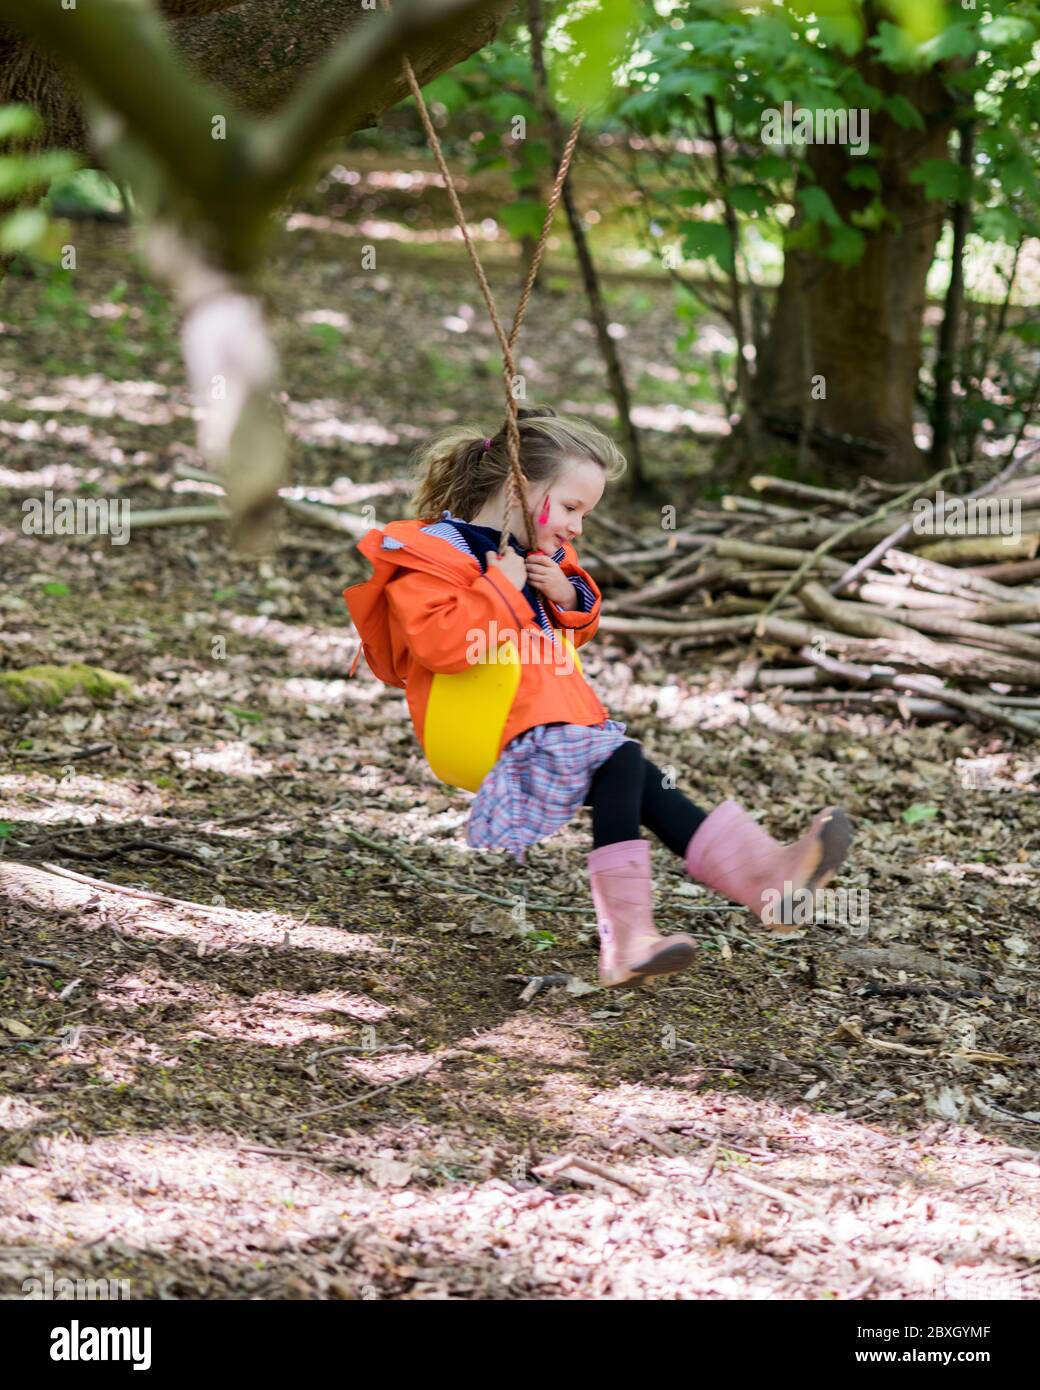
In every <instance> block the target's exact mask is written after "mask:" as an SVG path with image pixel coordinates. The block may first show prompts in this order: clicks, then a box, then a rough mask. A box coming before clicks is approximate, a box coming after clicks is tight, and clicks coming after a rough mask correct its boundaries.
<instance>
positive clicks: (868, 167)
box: [845, 164, 881, 193]
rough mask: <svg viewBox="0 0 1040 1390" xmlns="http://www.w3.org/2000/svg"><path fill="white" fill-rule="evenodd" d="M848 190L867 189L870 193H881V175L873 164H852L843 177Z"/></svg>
mask: <svg viewBox="0 0 1040 1390" xmlns="http://www.w3.org/2000/svg"><path fill="white" fill-rule="evenodd" d="M845 182H846V183H847V184H848V186H849V187H850V188H869V189H870V191H871V192H872V193H880V192H881V175H880V174H879V173H878V171H877V168H876V166H875V165H873V164H854V165H853V166H852V168H851V169H850V170H849V172H848V173H847V174H846V175H845Z"/></svg>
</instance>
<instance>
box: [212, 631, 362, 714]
mask: <svg viewBox="0 0 1040 1390" xmlns="http://www.w3.org/2000/svg"><path fill="white" fill-rule="evenodd" d="M218 616H219V621H220V622H221V623H222V624H223V625H224V626H225V627H227V628H229V629H230V630H231V631H232V632H238V633H241V634H242V636H243V637H256V638H259V639H260V640H261V641H264V642H270V643H271V645H272V646H277V647H284V648H285V649H286V651H288V652H289V653H290V654H291V656H292V661H293V665H294V666H295V667H299V666H318V667H321V668H324V669H327V668H328V667H330V666H337V665H342V667H343V670H344V672H346V671H349V670H350V663H351V662H352V661H353V659H354V653H355V652H356V651H357V645H358V636H357V633H356V632H355V631H354V629H353V628H352V627H351V628H332V627H309V626H307V625H306V624H304V623H285V622H281V621H280V620H279V619H277V618H269V617H265V616H261V615H254V614H246V613H232V612H230V611H229V610H227V609H222V610H221V612H220V613H219V615H218ZM364 675H367V676H368V680H365V679H364V678H363V676H362V671H361V670H360V669H359V670H358V673H357V676H356V677H354V678H353V679H352V680H350V681H348V682H346V683H345V689H344V696H343V698H344V699H345V700H360V701H362V702H366V703H367V702H371V701H373V700H377V699H379V698H380V697H381V695H382V693H383V690H384V686H383V685H382V683H381V682H379V681H377V680H376V679H375V677H374V676H373V675H372V674H371V672H370V671H368V670H367V669H366V670H365V672H364Z"/></svg>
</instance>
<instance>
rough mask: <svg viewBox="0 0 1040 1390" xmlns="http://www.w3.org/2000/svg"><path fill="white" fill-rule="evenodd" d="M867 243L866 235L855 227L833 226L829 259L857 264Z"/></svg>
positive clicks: (845, 263) (828, 251)
mask: <svg viewBox="0 0 1040 1390" xmlns="http://www.w3.org/2000/svg"><path fill="white" fill-rule="evenodd" d="M866 244H867V239H866V237H865V236H864V235H863V233H862V232H860V231H857V230H856V228H855V227H846V226H844V225H842V226H839V227H832V228H831V232H830V245H829V246H828V247H827V259H828V260H831V261H837V262H838V264H839V265H855V264H856V262H857V261H858V260H859V258H860V257H861V256H862V255H863V248H864V247H865V246H866Z"/></svg>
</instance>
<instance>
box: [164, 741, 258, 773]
mask: <svg viewBox="0 0 1040 1390" xmlns="http://www.w3.org/2000/svg"><path fill="white" fill-rule="evenodd" d="M170 758H171V760H172V761H173V762H174V763H176V764H177V766H178V767H179V768H183V769H185V770H189V771H191V772H219V773H220V774H221V775H222V776H224V777H244V778H252V777H269V776H270V775H271V773H273V772H274V771H275V770H276V769H275V764H274V763H273V762H271V761H270V760H269V759H267V758H261V757H258V756H257V754H256V753H255V751H254V750H253V746H252V744H249V743H246V742H245V740H244V739H217V740H216V742H215V744H213V745H212V746H209V747H206V748H174V749H172V750H171V752H170Z"/></svg>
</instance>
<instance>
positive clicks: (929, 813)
mask: <svg viewBox="0 0 1040 1390" xmlns="http://www.w3.org/2000/svg"><path fill="white" fill-rule="evenodd" d="M938 814H939V808H938V806H925V805H924V804H923V802H920V801H915V802H914V804H913V805H912V806H908V807H907V808H906V810H905V811H904V812H903V820H904V821H906V823H907V825H916V824H917V822H918V821H922V820H931V819H932V817H933V816H937V815H938Z"/></svg>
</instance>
